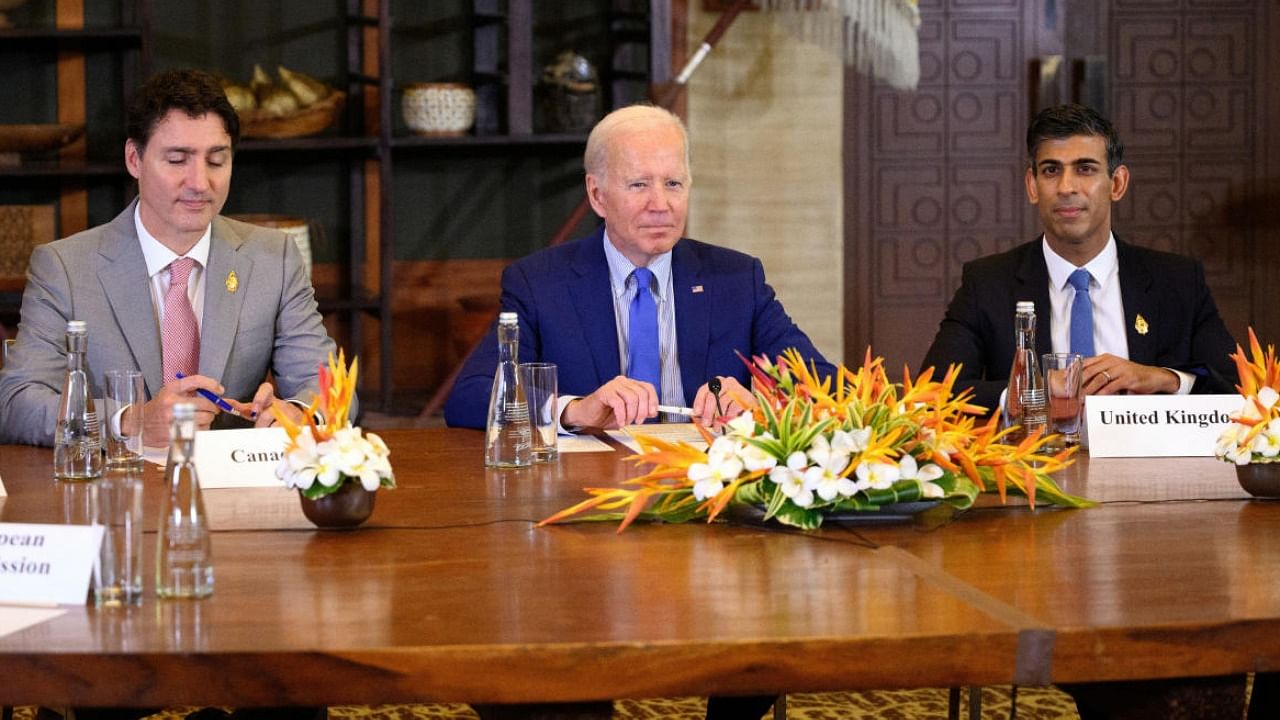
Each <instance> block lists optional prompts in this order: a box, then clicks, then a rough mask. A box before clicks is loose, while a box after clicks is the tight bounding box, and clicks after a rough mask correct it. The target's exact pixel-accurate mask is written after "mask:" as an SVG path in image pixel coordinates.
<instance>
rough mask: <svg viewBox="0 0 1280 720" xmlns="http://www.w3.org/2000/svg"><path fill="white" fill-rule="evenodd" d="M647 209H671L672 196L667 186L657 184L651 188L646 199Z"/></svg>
mask: <svg viewBox="0 0 1280 720" xmlns="http://www.w3.org/2000/svg"><path fill="white" fill-rule="evenodd" d="M645 209H646V210H649V211H650V212H667V211H668V210H670V209H671V198H670V196H669V194H668V190H667V188H665V187H663V186H661V185H655V186H653V187H652V188H650V189H649V194H648V197H647V198H646V199H645Z"/></svg>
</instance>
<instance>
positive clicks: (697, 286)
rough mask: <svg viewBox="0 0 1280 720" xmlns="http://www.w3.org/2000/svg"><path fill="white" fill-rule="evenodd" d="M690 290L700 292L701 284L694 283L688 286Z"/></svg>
mask: <svg viewBox="0 0 1280 720" xmlns="http://www.w3.org/2000/svg"><path fill="white" fill-rule="evenodd" d="M690 290H692V291H693V292H695V293H700V292H702V286H701V285H694V286H693V287H692V288H690Z"/></svg>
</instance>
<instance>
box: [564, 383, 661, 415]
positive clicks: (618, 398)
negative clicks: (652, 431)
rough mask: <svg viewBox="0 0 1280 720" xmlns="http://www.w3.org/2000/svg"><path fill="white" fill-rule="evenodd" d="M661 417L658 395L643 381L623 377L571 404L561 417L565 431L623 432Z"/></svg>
mask: <svg viewBox="0 0 1280 720" xmlns="http://www.w3.org/2000/svg"><path fill="white" fill-rule="evenodd" d="M657 414H658V393H657V391H655V390H654V389H653V386H652V385H650V384H649V383H647V382H643V381H640V380H632V379H631V378H629V377H626V376H623V375H619V376H618V377H616V378H614V379H612V380H610V381H609V382H607V383H605V384H604V385H601V386H600V387H599V388H597V389H596V391H595V392H593V393H591V394H590V395H587V396H586V397H580V398H578V399H576V400H573V401H571V402H570V403H569V404H568V405H567V406H565V409H564V414H563V415H561V416H560V424H561V425H563V426H565V427H582V428H620V427H622V426H624V425H632V424H634V423H638V422H644V421H645V420H647V419H649V418H651V417H654V416H656V415H657Z"/></svg>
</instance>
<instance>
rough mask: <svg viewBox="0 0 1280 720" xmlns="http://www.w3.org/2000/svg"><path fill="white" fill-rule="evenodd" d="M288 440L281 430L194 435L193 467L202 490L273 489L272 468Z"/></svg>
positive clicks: (275, 484)
mask: <svg viewBox="0 0 1280 720" xmlns="http://www.w3.org/2000/svg"><path fill="white" fill-rule="evenodd" d="M287 442H289V436H288V435H287V434H285V431H284V428H282V427H271V428H246V429H243V430H203V431H201V432H198V433H196V449H195V458H194V460H195V463H196V472H198V473H199V474H200V487H202V488H242V487H277V488H283V487H284V483H283V482H281V481H280V479H279V478H277V477H276V465H278V464H279V463H280V458H282V457H284V446H285V443H287Z"/></svg>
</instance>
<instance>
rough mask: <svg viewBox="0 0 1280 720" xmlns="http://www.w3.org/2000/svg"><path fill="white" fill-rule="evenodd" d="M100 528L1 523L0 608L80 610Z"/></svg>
mask: <svg viewBox="0 0 1280 720" xmlns="http://www.w3.org/2000/svg"><path fill="white" fill-rule="evenodd" d="M102 531H103V528H102V526H101V525H43V524H36V523H0V603H6V602H9V603H50V604H54V603H56V604H62V605H80V604H83V603H84V601H85V596H86V595H87V594H88V592H89V574H90V571H91V570H92V569H93V563H94V561H95V560H97V558H98V548H99V547H101V545H102Z"/></svg>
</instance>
